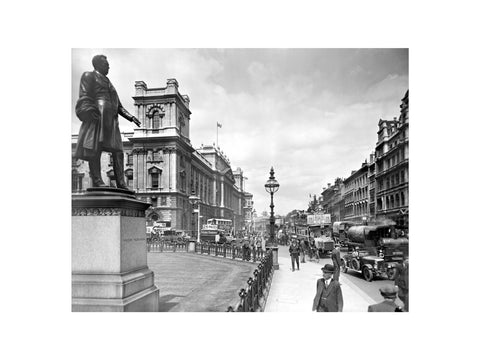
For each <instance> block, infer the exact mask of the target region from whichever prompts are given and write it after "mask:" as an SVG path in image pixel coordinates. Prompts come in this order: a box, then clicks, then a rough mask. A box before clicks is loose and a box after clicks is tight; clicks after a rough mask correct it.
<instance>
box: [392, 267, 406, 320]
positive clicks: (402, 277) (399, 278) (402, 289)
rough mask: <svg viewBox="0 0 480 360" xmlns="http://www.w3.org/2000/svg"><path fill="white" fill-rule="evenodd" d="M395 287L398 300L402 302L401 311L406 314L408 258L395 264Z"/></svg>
mask: <svg viewBox="0 0 480 360" xmlns="http://www.w3.org/2000/svg"><path fill="white" fill-rule="evenodd" d="M396 268H397V275H396V277H395V285H397V287H398V298H399V299H400V300H402V302H403V311H406V312H408V258H406V259H405V260H404V261H403V262H402V263H401V264H397V266H396Z"/></svg>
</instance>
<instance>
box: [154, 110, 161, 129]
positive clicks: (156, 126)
mask: <svg viewBox="0 0 480 360" xmlns="http://www.w3.org/2000/svg"><path fill="white" fill-rule="evenodd" d="M152 128H153V129H159V128H160V113H159V112H158V111H155V113H154V114H153V124H152Z"/></svg>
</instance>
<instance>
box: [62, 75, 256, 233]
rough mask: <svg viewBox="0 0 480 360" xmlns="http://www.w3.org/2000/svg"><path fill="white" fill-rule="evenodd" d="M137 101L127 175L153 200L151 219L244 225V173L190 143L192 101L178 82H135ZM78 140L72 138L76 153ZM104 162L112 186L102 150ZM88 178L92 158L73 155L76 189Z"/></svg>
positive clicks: (168, 223)
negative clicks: (219, 220)
mask: <svg viewBox="0 0 480 360" xmlns="http://www.w3.org/2000/svg"><path fill="white" fill-rule="evenodd" d="M133 99H134V105H135V107H136V116H137V118H138V119H139V120H140V122H141V126H140V127H139V128H135V129H134V131H133V132H129V133H122V140H123V148H124V152H125V177H126V180H127V185H128V186H129V187H130V188H131V189H132V190H134V191H135V193H136V196H137V198H138V199H141V200H143V201H146V202H148V203H149V204H151V207H150V209H149V210H148V211H147V213H146V215H147V223H153V222H156V223H159V224H160V225H161V226H164V227H170V228H174V229H179V230H187V231H192V230H194V229H196V228H197V223H196V221H198V219H200V222H201V224H204V223H206V220H207V219H209V218H224V219H230V220H232V222H233V225H234V228H235V230H242V229H244V228H245V226H246V223H245V210H244V208H245V195H246V192H245V189H244V178H243V171H242V170H241V169H240V168H237V170H236V171H235V173H234V172H233V171H232V169H231V166H230V161H229V159H228V158H227V157H226V155H225V154H224V153H223V152H222V151H220V149H218V148H217V147H215V146H211V145H207V146H203V145H202V146H201V147H200V148H198V149H194V148H193V147H192V144H191V142H190V115H191V112H190V109H189V104H190V99H189V97H188V96H187V95H181V94H180V92H179V91H178V83H177V81H176V80H175V79H168V80H167V86H166V87H164V88H148V87H147V85H146V84H145V82H143V81H136V82H135V96H134V97H133ZM77 138H78V135H73V136H72V154H73V151H74V149H75V146H76V142H77ZM101 166H102V169H109V170H107V173H106V175H103V177H104V181H105V180H107V181H105V183H107V184H111V185H114V183H115V180H114V175H113V167H112V162H111V155H110V154H108V153H103V154H102V158H101ZM107 178H108V179H107ZM90 182H91V180H90V176H89V169H88V162H86V161H83V160H76V159H73V164H72V192H73V193H79V192H80V193H81V192H83V191H85V190H86V188H88V187H90V186H91V183H90ZM192 194H195V195H196V196H198V197H199V198H200V201H199V209H200V217H198V216H197V215H196V214H193V208H192V204H191V203H190V201H189V196H191V195H192ZM250 195H251V194H250ZM250 197H251V196H250Z"/></svg>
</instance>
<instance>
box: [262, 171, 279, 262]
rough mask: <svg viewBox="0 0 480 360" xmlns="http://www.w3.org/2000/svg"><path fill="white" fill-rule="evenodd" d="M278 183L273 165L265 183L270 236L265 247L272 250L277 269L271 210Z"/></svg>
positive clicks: (273, 219)
mask: <svg viewBox="0 0 480 360" xmlns="http://www.w3.org/2000/svg"><path fill="white" fill-rule="evenodd" d="M279 187H280V184H279V183H278V181H277V180H276V179H275V171H273V166H272V168H271V169H270V177H269V178H268V180H267V182H266V183H265V191H266V192H267V193H269V194H270V238H269V241H268V243H267V248H270V249H272V250H273V268H274V269H275V270H278V269H279V268H280V266H279V265H278V244H277V241H276V239H275V216H274V212H273V208H274V207H275V205H273V194H275V193H276V192H277V191H278V188H279Z"/></svg>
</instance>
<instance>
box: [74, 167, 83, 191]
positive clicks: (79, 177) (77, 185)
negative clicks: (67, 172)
mask: <svg viewBox="0 0 480 360" xmlns="http://www.w3.org/2000/svg"><path fill="white" fill-rule="evenodd" d="M82 183H83V174H79V173H78V172H77V171H76V170H74V171H73V172H72V192H77V191H82V189H83V186H82Z"/></svg>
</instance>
